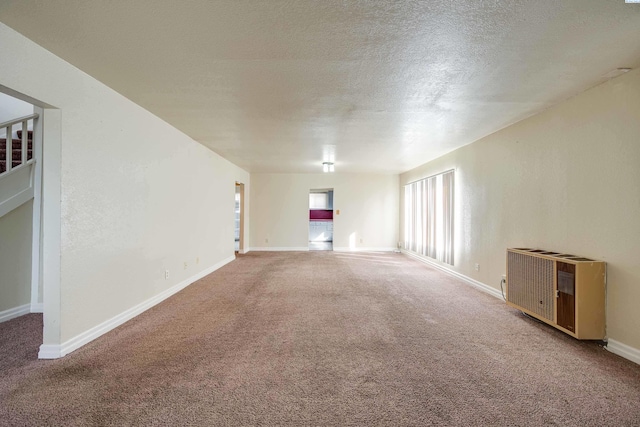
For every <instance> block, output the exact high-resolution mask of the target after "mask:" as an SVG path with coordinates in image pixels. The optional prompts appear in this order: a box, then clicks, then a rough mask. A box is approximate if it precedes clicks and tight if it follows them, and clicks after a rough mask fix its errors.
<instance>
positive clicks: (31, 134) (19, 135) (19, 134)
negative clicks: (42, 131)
mask: <svg viewBox="0 0 640 427" xmlns="http://www.w3.org/2000/svg"><path fill="white" fill-rule="evenodd" d="M18 138H20V139H22V131H21V130H19V131H18ZM27 139H28V140H29V141H31V140H32V139H33V131H32V130H30V131H27Z"/></svg>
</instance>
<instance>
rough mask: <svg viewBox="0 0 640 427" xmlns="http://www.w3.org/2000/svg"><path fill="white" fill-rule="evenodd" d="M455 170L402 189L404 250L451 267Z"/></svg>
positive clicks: (413, 183)
mask: <svg viewBox="0 0 640 427" xmlns="http://www.w3.org/2000/svg"><path fill="white" fill-rule="evenodd" d="M453 187H454V171H452V170H451V171H448V172H444V173H441V174H439V175H434V176H431V177H429V178H425V179H421V180H420V181H416V182H412V183H410V184H407V185H405V186H404V248H405V249H406V250H409V251H412V252H415V253H418V254H420V255H425V256H428V257H430V258H435V259H437V260H439V261H442V262H445V263H447V264H451V265H453V194H454V193H453Z"/></svg>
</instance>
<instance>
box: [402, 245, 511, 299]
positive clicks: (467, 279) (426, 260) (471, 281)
mask: <svg viewBox="0 0 640 427" xmlns="http://www.w3.org/2000/svg"><path fill="white" fill-rule="evenodd" d="M401 252H402V253H403V254H405V255H408V256H410V257H411V258H414V259H416V260H418V261H420V262H423V263H425V264H429V265H430V266H432V267H435V268H437V269H439V270H441V271H443V272H445V273H447V274H449V275H451V276H454V277H457V278H458V279H461V280H463V281H465V282H467V283H468V284H470V285H471V286H473V287H475V288H478V289H479V290H481V291H483V292H486V293H488V294H489V295H491V296H493V297H496V298H499V299H502V294H501V293H500V291H499V290H497V289H495V288H492V287H491V286H489V285H487V284H485V283H482V282H478V281H477V280H475V279H472V278H471V277H469V276H465V275H464V274H462V273H458V272H457V271H453V270H451V269H449V268H447V267H445V266H443V265H441V264H438V263H437V262H436V261H432V260H430V259H429V258H426V257H423V256H421V255H418V254H416V253H414V252H411V251H407V250H404V249H402V251H401Z"/></svg>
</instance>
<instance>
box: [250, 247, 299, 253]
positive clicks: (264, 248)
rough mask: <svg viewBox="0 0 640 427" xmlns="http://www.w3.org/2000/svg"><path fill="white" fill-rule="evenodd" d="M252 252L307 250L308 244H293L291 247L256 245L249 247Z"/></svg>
mask: <svg viewBox="0 0 640 427" xmlns="http://www.w3.org/2000/svg"><path fill="white" fill-rule="evenodd" d="M250 250H252V251H254V252H304V251H308V250H309V247H308V246H293V247H271V246H258V247H255V248H251V249H250Z"/></svg>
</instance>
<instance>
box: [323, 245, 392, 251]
mask: <svg viewBox="0 0 640 427" xmlns="http://www.w3.org/2000/svg"><path fill="white" fill-rule="evenodd" d="M395 250H396V248H393V247H382V248H366V247H357V248H350V247H348V246H338V247H336V246H334V247H333V251H334V252H393V251H395Z"/></svg>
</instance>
